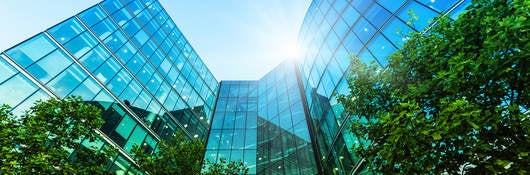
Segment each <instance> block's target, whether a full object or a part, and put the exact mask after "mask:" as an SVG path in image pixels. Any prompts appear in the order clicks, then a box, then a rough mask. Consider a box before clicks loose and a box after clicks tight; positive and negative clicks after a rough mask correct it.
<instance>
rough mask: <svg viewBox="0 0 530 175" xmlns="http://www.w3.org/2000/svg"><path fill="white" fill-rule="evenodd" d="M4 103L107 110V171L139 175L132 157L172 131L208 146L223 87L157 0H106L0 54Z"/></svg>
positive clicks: (0, 94) (16, 107) (16, 108)
mask: <svg viewBox="0 0 530 175" xmlns="http://www.w3.org/2000/svg"><path fill="white" fill-rule="evenodd" d="M1 57H2V58H1V59H0V69H1V70H2V71H1V73H0V99H2V103H7V104H9V105H10V106H12V107H14V109H13V112H15V113H21V112H22V111H24V110H26V109H28V107H29V106H31V105H32V104H33V102H34V101H36V100H38V99H47V98H51V97H56V98H64V97H66V96H69V95H79V96H82V98H83V99H84V100H85V101H87V102H88V103H92V104H94V105H96V106H98V107H100V108H101V109H102V110H103V118H104V120H105V124H104V125H103V127H102V128H100V130H99V131H98V132H99V133H100V135H101V136H102V137H101V140H99V141H96V142H89V141H88V140H87V141H84V142H83V143H84V144H85V145H86V146H89V145H92V146H97V147H98V148H103V147H107V146H115V147H118V150H117V151H118V152H119V153H120V154H118V155H117V157H115V158H113V159H112V161H111V162H112V163H111V164H110V165H109V169H111V170H112V171H114V172H116V173H117V174H126V173H128V174H138V173H140V172H138V171H137V170H136V168H135V166H133V163H132V158H131V156H130V151H131V149H132V146H133V145H136V144H137V145H141V146H142V147H143V148H144V149H145V150H147V151H154V150H155V149H156V145H157V142H158V141H160V140H161V139H165V138H168V137H169V136H170V135H171V134H173V133H174V132H175V131H183V132H184V133H185V134H186V135H187V136H188V137H189V138H201V139H203V140H206V138H207V136H208V133H209V128H210V123H211V122H210V121H211V117H212V115H213V109H214V104H215V100H216V96H217V91H218V82H217V80H216V79H215V78H214V77H213V75H212V74H211V72H210V71H209V70H208V68H207V67H206V66H205V64H204V63H203V62H202V60H201V59H200V57H199V56H198V55H197V53H195V51H194V50H193V49H192V48H191V46H190V44H189V42H188V41H187V40H186V38H185V37H184V36H183V35H182V33H181V32H180V31H179V29H178V28H177V27H176V25H175V24H174V23H173V21H172V20H171V18H170V17H169V16H168V14H167V13H166V11H165V10H164V9H163V8H162V7H161V5H160V3H159V2H158V1H156V0H143V1H141V0H107V1H103V2H100V3H98V4H96V5H94V6H92V7H90V8H89V9H87V10H85V11H83V12H81V13H79V14H77V15H75V16H73V17H71V18H69V19H67V20H65V21H63V22H61V23H59V24H57V25H55V26H53V27H51V28H49V29H47V30H46V31H44V32H42V33H39V34H37V35H36V36H34V37H32V38H30V39H28V40H26V41H24V42H22V43H20V44H18V45H16V46H15V47H12V48H10V49H8V50H6V51H5V52H2V53H1Z"/></svg>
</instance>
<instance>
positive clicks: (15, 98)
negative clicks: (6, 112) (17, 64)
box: [0, 74, 37, 107]
mask: <svg viewBox="0 0 530 175" xmlns="http://www.w3.org/2000/svg"><path fill="white" fill-rule="evenodd" d="M36 89H37V87H36V86H35V85H34V84H33V83H32V82H31V81H29V80H28V79H26V78H25V77H23V76H22V75H21V74H18V75H16V76H14V77H12V78H11V79H9V80H7V81H5V82H4V83H2V84H0V99H2V103H3V104H8V105H9V106H11V107H15V106H16V105H18V104H19V103H20V102H21V101H22V100H24V99H25V98H27V97H28V96H29V95H31V94H32V93H33V92H34V91H35V90H36Z"/></svg>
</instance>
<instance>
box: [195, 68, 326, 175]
mask: <svg viewBox="0 0 530 175" xmlns="http://www.w3.org/2000/svg"><path fill="white" fill-rule="evenodd" d="M307 126H308V125H307V120H306V115H305V111H304V106H303V101H302V98H301V93H300V86H299V83H298V80H297V76H296V72H295V65H294V64H293V63H289V62H285V63H283V64H281V65H279V66H278V67H276V68H275V69H274V70H272V71H271V72H269V73H268V74H267V75H265V76H264V77H263V78H261V79H260V80H258V81H222V82H221V88H220V92H219V98H218V100H217V105H216V109H215V114H214V118H213V121H212V128H211V133H210V137H209V139H208V144H207V151H206V156H205V159H209V160H210V161H215V160H218V159H220V158H223V157H224V158H226V159H228V160H233V161H238V160H241V161H243V162H244V164H245V166H246V167H248V168H249V174H300V175H305V174H317V172H318V170H317V167H316V161H315V156H314V152H313V146H312V144H311V136H310V134H309V130H308V129H307Z"/></svg>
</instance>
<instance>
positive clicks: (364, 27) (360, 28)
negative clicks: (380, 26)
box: [353, 18, 375, 43]
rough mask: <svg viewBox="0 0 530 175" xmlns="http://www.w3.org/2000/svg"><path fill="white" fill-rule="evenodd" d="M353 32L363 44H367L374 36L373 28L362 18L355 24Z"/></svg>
mask: <svg viewBox="0 0 530 175" xmlns="http://www.w3.org/2000/svg"><path fill="white" fill-rule="evenodd" d="M353 31H354V32H355V33H356V34H357V36H358V37H359V39H360V40H361V41H362V42H363V43H366V42H368V40H369V39H370V38H371V37H372V36H373V35H374V34H375V28H374V26H372V25H371V24H369V23H368V21H366V19H364V18H361V19H359V21H358V22H357V24H355V26H354V27H353Z"/></svg>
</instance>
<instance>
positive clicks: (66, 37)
mask: <svg viewBox="0 0 530 175" xmlns="http://www.w3.org/2000/svg"><path fill="white" fill-rule="evenodd" d="M83 31H85V28H84V27H83V26H82V25H81V23H80V22H79V21H78V20H77V19H76V18H70V19H69V20H68V21H65V22H63V23H61V24H59V25H58V26H55V27H53V28H51V29H50V30H48V32H50V34H51V35H52V36H53V37H54V38H55V39H56V40H57V41H58V42H59V43H61V44H64V43H66V42H68V41H70V39H72V38H74V37H75V36H77V35H79V34H80V33H82V32H83Z"/></svg>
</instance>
